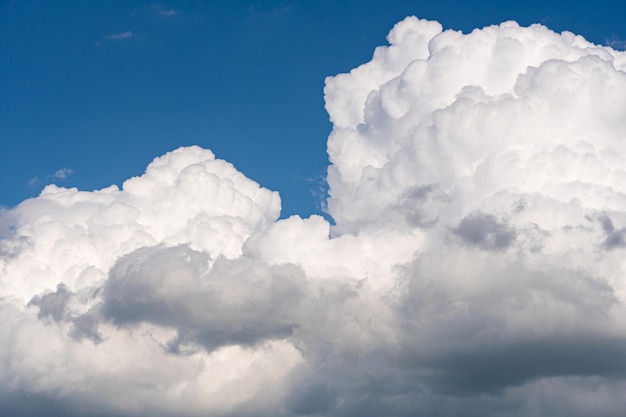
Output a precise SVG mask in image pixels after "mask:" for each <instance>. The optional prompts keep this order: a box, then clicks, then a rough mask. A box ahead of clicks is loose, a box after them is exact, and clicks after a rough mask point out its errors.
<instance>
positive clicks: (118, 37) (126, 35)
mask: <svg viewBox="0 0 626 417" xmlns="http://www.w3.org/2000/svg"><path fill="white" fill-rule="evenodd" d="M134 36H135V34H134V33H133V32H131V31H130V30H127V31H124V32H119V33H111V34H110V35H107V36H105V37H104V39H106V40H109V41H122V40H125V39H130V38H132V37H134Z"/></svg>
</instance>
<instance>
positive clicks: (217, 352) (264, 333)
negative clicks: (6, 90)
mask: <svg viewBox="0 0 626 417" xmlns="http://www.w3.org/2000/svg"><path fill="white" fill-rule="evenodd" d="M388 39H389V42H390V44H391V45H390V46H387V47H380V48H378V49H377V50H376V51H375V53H374V56H373V58H372V60H371V61H370V62H368V63H366V64H364V65H362V66H360V67H358V68H356V69H354V70H352V71H351V72H350V73H349V74H341V75H338V76H336V77H331V78H329V79H328V80H327V82H326V89H325V93H326V108H327V110H328V112H329V114H330V117H331V120H332V122H333V124H334V129H333V132H332V133H331V135H330V137H329V141H328V153H329V157H330V161H331V165H330V167H329V170H328V183H329V186H330V190H329V194H330V196H329V199H328V210H329V214H330V215H331V216H332V217H333V219H334V220H335V222H336V225H334V226H330V225H329V224H328V222H326V221H325V220H324V219H322V218H321V217H319V216H313V217H311V218H308V219H301V218H299V217H291V218H289V219H284V220H277V218H278V216H279V212H280V198H279V196H278V194H277V193H275V192H271V191H269V190H266V189H264V188H261V187H260V186H259V185H258V184H256V183H255V182H253V181H251V180H250V179H248V178H246V177H245V176H243V175H242V174H241V173H239V172H238V171H236V169H235V168H234V167H233V166H232V165H230V164H229V163H227V162H225V161H222V160H218V159H215V157H214V156H213V154H212V153H211V152H210V151H208V150H203V149H200V148H198V147H190V148H180V149H177V150H175V151H173V152H170V153H168V154H166V155H164V156H162V157H159V158H157V159H155V160H154V161H153V162H152V163H151V164H150V165H149V166H148V168H147V170H146V172H145V174H144V175H142V176H141V177H136V178H132V179H129V180H128V181H126V182H125V183H124V185H123V187H122V189H121V190H120V189H118V188H117V187H115V186H112V187H109V188H106V189H103V190H99V191H94V192H81V191H77V190H76V189H65V188H60V187H57V186H54V185H50V186H48V187H46V188H45V189H44V191H43V192H42V194H41V195H40V196H39V197H38V198H35V199H31V200H27V201H24V202H23V203H22V204H20V205H19V206H17V207H15V208H13V209H10V210H6V211H4V212H2V213H0V231H1V233H0V234H1V235H2V239H1V240H0V319H1V320H0V322H1V323H2V324H1V325H0V340H3V344H2V346H3V349H2V350H0V404H2V405H0V410H2V414H3V415H4V414H6V415H37V414H38V413H40V412H41V410H58V412H59V413H60V414H62V415H89V413H91V414H92V415H128V416H135V415H148V414H150V415H164V416H169V415H207V414H209V415H224V416H244V415H250V416H260V415H261V416H262V415H268V416H270V415H271V416H281V415H284V416H290V415H324V416H333V415H337V416H352V415H359V416H369V415H371V416H382V415H389V416H402V415H420V414H426V415H442V416H448V415H449V416H454V415H460V413H461V414H463V415H480V416H485V415H501V414H502V413H504V414H506V415H574V416H576V415H581V416H583V415H606V416H610V415H619V413H620V412H621V410H623V409H624V406H625V405H626V404H625V403H624V402H625V400H624V398H626V396H625V395H624V392H625V391H626V383H625V381H626V359H625V356H624V354H623V352H624V351H625V350H624V349H625V348H626V336H625V335H626V333H625V331H626V323H625V321H624V319H623V317H626V315H625V314H624V313H626V311H624V301H625V300H626V291H625V289H626V285H624V279H623V277H624V276H625V272H626V263H625V262H624V261H623V251H624V248H626V211H624V209H623V208H624V207H626V153H625V152H624V150H623V149H624V146H623V143H624V140H626V54H624V53H623V52H618V51H615V50H613V49H611V48H608V47H602V46H597V45H593V44H591V43H589V42H587V41H585V40H584V39H583V38H581V37H580V36H576V35H573V34H571V33H567V32H564V33H562V34H556V33H554V32H552V31H550V30H549V29H547V28H545V27H543V26H540V25H534V26H531V27H528V28H522V27H519V26H518V25H517V24H515V23H513V22H506V23H503V24H501V25H499V26H491V27H487V28H484V29H482V30H475V31H473V32H472V33H470V34H462V33H460V32H455V31H442V28H441V26H440V25H439V24H438V23H436V22H428V21H424V20H418V19H416V18H407V19H405V20H404V21H402V22H400V23H398V24H397V25H396V27H395V28H394V29H393V30H392V31H391V33H390V34H389V37H388Z"/></svg>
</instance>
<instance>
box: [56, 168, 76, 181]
mask: <svg viewBox="0 0 626 417" xmlns="http://www.w3.org/2000/svg"><path fill="white" fill-rule="evenodd" d="M73 173H74V170H73V169H71V168H61V169H59V170H57V171H56V172H55V173H54V174H53V175H52V176H53V177H55V178H58V179H61V180H64V179H65V178H67V177H68V176H69V175H72V174H73Z"/></svg>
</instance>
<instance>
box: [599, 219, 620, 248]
mask: <svg viewBox="0 0 626 417" xmlns="http://www.w3.org/2000/svg"><path fill="white" fill-rule="evenodd" d="M598 220H599V221H600V224H601V225H602V229H604V233H605V235H606V240H605V241H604V247H605V248H606V249H607V250H611V249H616V248H622V247H624V246H626V228H622V229H619V230H616V229H615V226H614V225H613V221H612V220H611V218H610V217H609V216H608V215H603V216H600V217H599V219H598Z"/></svg>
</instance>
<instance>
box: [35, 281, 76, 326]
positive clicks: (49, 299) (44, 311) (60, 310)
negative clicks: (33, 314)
mask: <svg viewBox="0 0 626 417" xmlns="http://www.w3.org/2000/svg"><path fill="white" fill-rule="evenodd" d="M72 295H73V293H72V292H71V291H69V290H68V289H67V287H66V286H65V285H64V284H62V283H61V284H59V285H57V290H56V291H55V292H51V293H48V294H45V295H43V296H36V297H33V299H32V300H31V301H30V303H29V305H34V306H37V307H39V313H38V317H39V318H40V319H41V318H46V317H52V319H53V320H55V321H61V320H63V319H64V318H65V307H66V305H67V303H68V301H69V300H70V298H71V297H72Z"/></svg>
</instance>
